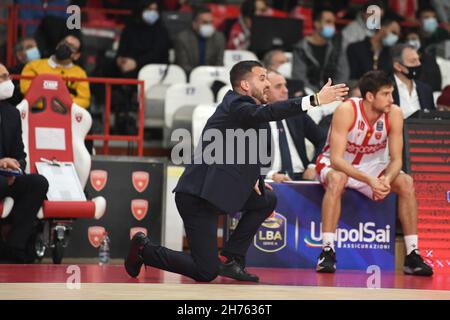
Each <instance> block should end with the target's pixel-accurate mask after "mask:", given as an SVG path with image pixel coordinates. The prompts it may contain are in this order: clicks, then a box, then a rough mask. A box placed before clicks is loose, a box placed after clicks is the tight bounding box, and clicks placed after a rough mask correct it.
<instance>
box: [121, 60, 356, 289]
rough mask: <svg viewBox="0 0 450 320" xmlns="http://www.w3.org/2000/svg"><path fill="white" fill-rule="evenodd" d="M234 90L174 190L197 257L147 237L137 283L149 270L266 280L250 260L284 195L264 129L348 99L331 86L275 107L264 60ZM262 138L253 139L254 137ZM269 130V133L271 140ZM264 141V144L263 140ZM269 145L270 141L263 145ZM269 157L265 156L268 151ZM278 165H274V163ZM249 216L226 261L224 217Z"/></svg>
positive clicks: (133, 252) (234, 72) (132, 256)
mask: <svg viewBox="0 0 450 320" xmlns="http://www.w3.org/2000/svg"><path fill="white" fill-rule="evenodd" d="M230 82H231V84H232V87H233V90H230V91H228V93H227V94H226V95H225V97H224V99H223V101H222V103H221V104H220V105H219V106H218V107H217V110H216V111H215V112H214V114H213V115H212V116H211V118H209V120H208V122H207V123H206V126H205V128H204V130H203V132H202V138H201V141H200V142H201V143H200V144H199V146H200V148H198V149H197V151H198V152H196V153H195V154H194V158H193V160H192V161H191V163H190V164H188V165H187V167H186V169H185V171H184V173H183V175H182V176H181V178H180V180H179V182H178V185H177V186H176V188H175V190H174V192H176V194H175V201H176V205H177V208H178V211H179V213H180V215H181V218H182V219H183V222H184V227H185V230H186V237H187V239H188V243H189V248H190V254H187V253H184V252H177V251H173V250H170V249H167V248H165V247H162V246H158V245H154V244H152V243H150V241H149V239H148V238H147V237H145V236H144V234H143V233H137V234H136V235H135V236H134V237H133V239H132V240H131V247H130V251H129V253H128V256H127V258H126V260H125V269H126V271H127V272H128V274H129V275H130V276H131V277H137V276H138V275H139V272H140V269H141V267H142V264H145V265H147V266H152V267H156V268H159V269H163V270H166V271H170V272H175V273H179V274H182V275H184V276H187V277H190V278H192V279H194V280H197V281H212V280H214V279H215V278H216V277H217V276H218V275H221V276H225V277H230V278H233V279H237V280H243V281H254V282H257V281H259V278H258V276H256V275H253V274H249V273H248V272H247V271H246V270H245V255H246V253H247V249H248V247H249V246H250V244H251V241H252V238H253V237H254V235H255V234H256V232H257V230H258V228H259V227H260V225H261V223H262V222H264V220H265V219H266V218H267V217H268V216H269V215H270V214H271V213H272V212H273V210H274V209H275V206H276V196H275V194H274V193H273V192H272V190H271V188H270V186H269V185H264V182H263V179H262V176H261V168H262V165H263V164H262V161H261V159H260V158H259V157H258V159H257V160H256V161H252V159H250V158H252V157H253V156H254V155H255V153H256V151H255V150H256V149H255V148H256V146H259V145H260V137H263V136H264V134H262V135H261V134H259V133H260V130H262V129H266V130H267V123H268V122H269V121H277V120H281V119H285V118H288V117H293V116H296V115H299V114H300V113H302V112H305V111H307V110H308V109H310V108H312V107H314V106H317V105H319V104H322V103H329V102H331V101H334V100H336V99H338V100H342V98H343V97H344V96H345V95H346V94H347V91H348V88H347V87H346V86H345V85H344V84H340V85H335V86H331V80H330V81H328V83H327V84H326V85H325V86H324V87H323V88H322V89H321V91H320V92H319V93H317V94H315V95H311V96H307V97H303V98H294V99H291V100H286V101H280V102H275V103H272V104H267V102H268V90H269V88H270V82H269V80H268V79H267V70H266V69H264V68H263V67H262V65H261V64H260V63H259V62H256V61H242V62H239V63H237V64H236V65H234V66H233V68H232V69H231V71H230ZM230 132H231V133H235V137H236V136H237V139H239V138H240V137H238V136H239V133H241V134H242V135H245V136H246V137H247V135H248V136H250V138H249V139H246V138H244V139H243V141H244V143H243V144H240V145H238V146H236V145H235V143H234V142H232V141H229V139H228V137H229V136H230ZM252 132H253V133H256V134H255V135H253V137H256V140H254V139H253V140H252V139H251V136H252V134H251V133H252ZM218 133H219V134H221V135H222V137H223V141H224V143H223V144H217V145H220V146H221V147H222V148H221V149H220V147H217V145H216V148H215V152H214V154H215V156H214V159H216V160H217V158H219V160H218V161H214V162H211V161H208V159H202V157H203V158H205V156H207V153H208V152H210V150H211V146H212V144H213V141H211V140H213V139H211V138H207V137H208V136H211V135H216V134H218ZM267 134H268V132H267V131H266V136H267ZM262 140H264V139H262ZM261 145H262V146H263V147H264V145H266V147H267V143H266V144H264V142H263V143H261ZM260 154H261V152H260ZM269 160H270V159H269ZM238 211H240V212H242V218H241V219H240V221H239V223H238V225H237V227H236V229H235V230H234V232H233V233H232V235H231V236H230V238H229V240H228V241H227V242H225V243H224V245H223V248H222V252H221V256H222V259H220V258H219V255H218V248H217V227H218V217H219V215H220V214H230V213H235V212H238Z"/></svg>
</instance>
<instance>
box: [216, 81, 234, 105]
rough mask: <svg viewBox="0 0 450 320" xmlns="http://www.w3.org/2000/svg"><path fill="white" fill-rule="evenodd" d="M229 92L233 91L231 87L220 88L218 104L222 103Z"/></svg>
mask: <svg viewBox="0 0 450 320" xmlns="http://www.w3.org/2000/svg"><path fill="white" fill-rule="evenodd" d="M228 90H232V88H231V85H230V86H223V87H222V88H220V90H219V92H218V93H217V102H218V103H220V102H222V100H223V97H225V95H226V94H227V92H228Z"/></svg>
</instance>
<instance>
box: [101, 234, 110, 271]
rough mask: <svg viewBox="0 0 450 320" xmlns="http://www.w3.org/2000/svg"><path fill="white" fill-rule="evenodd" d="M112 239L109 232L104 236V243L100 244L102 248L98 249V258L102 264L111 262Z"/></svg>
mask: <svg viewBox="0 0 450 320" xmlns="http://www.w3.org/2000/svg"><path fill="white" fill-rule="evenodd" d="M109 245H110V240H109V237H108V234H107V233H106V234H105V236H104V237H103V240H102V243H101V244H100V248H99V250H98V260H99V264H100V265H104V264H108V263H109V247H110V246H109Z"/></svg>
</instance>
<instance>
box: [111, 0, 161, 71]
mask: <svg viewBox="0 0 450 320" xmlns="http://www.w3.org/2000/svg"><path fill="white" fill-rule="evenodd" d="M158 4H159V1H157V0H144V1H141V2H140V5H139V6H137V8H136V10H135V12H134V19H133V20H132V21H130V23H128V24H126V26H125V28H124V29H123V32H122V35H121V36H120V43H119V49H118V51H117V58H116V63H117V66H118V68H119V69H120V71H121V73H122V74H123V76H126V77H130V78H137V74H138V72H139V70H140V69H141V68H142V67H143V66H145V65H146V64H150V63H167V62H168V61H169V47H170V40H169V33H168V31H167V29H166V27H165V26H164V25H163V23H162V21H161V18H160V14H159V10H160V7H159V5H158Z"/></svg>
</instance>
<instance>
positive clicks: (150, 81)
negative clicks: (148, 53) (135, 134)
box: [138, 64, 187, 128]
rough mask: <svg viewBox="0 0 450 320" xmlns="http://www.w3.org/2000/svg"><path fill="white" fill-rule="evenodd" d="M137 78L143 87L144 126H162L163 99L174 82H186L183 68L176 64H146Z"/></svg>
mask: <svg viewBox="0 0 450 320" xmlns="http://www.w3.org/2000/svg"><path fill="white" fill-rule="evenodd" d="M138 79H139V80H144V82H145V83H144V88H145V120H144V127H145V128H163V127H164V99H165V96H166V91H167V88H168V87H169V86H170V85H172V84H176V83H186V82H187V77H186V73H185V72H184V70H183V69H182V68H181V67H180V66H178V65H174V64H171V65H166V64H148V65H145V66H144V67H142V68H141V70H139V74H138Z"/></svg>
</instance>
